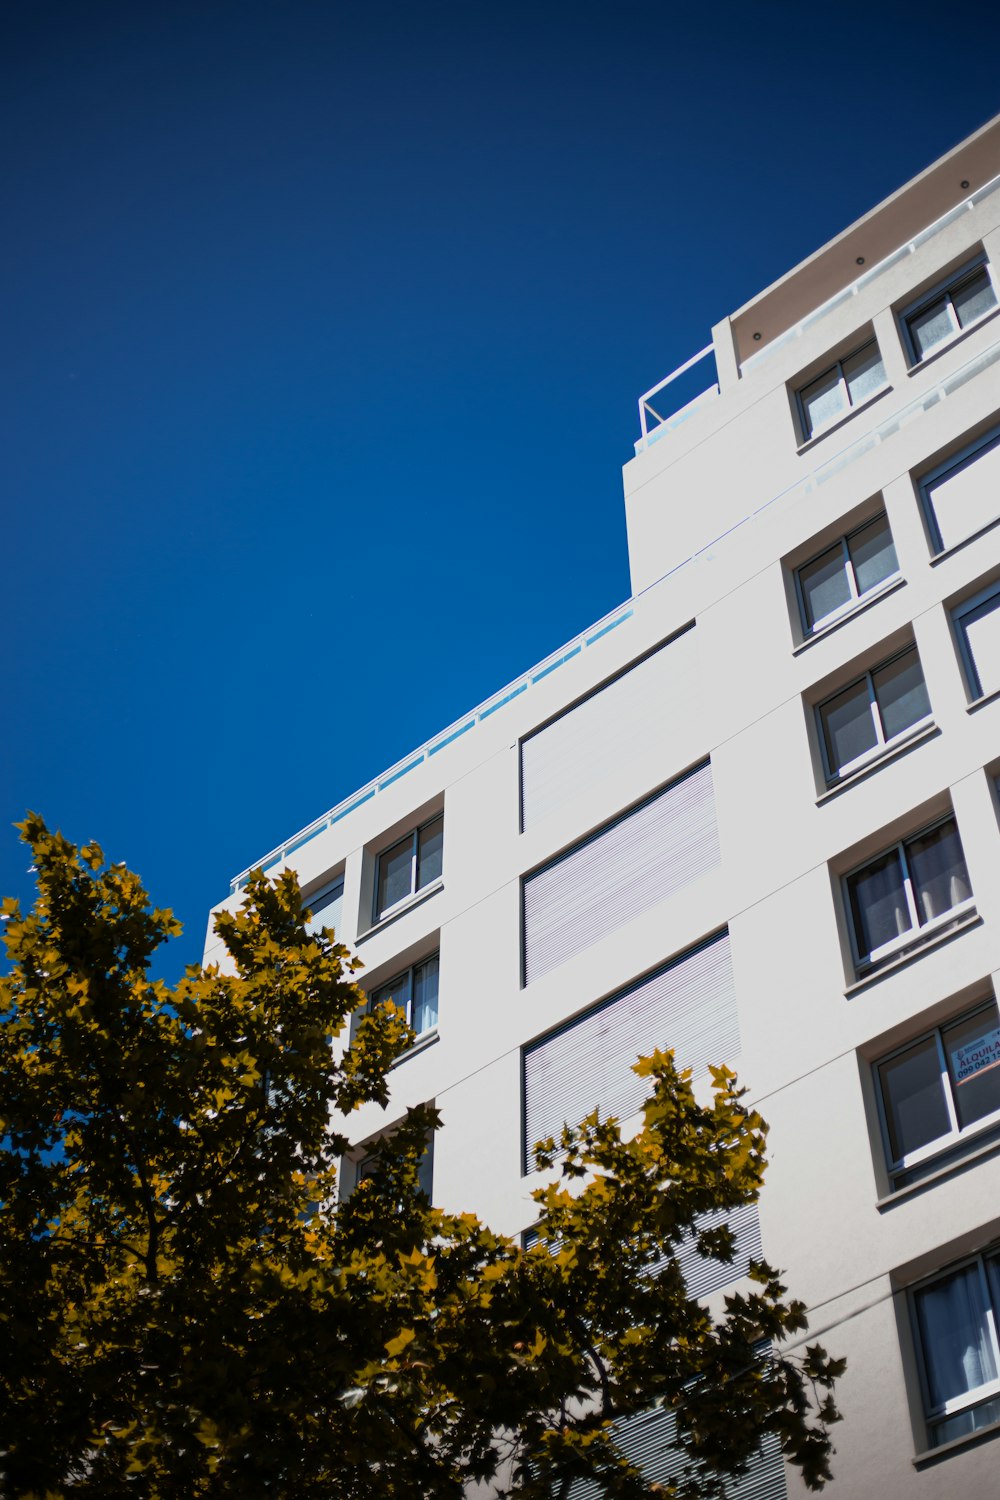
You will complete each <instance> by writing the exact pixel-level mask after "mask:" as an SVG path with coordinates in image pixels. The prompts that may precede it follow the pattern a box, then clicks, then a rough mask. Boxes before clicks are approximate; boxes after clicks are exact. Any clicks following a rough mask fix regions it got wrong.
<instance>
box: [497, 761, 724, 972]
mask: <svg viewBox="0 0 1000 1500" xmlns="http://www.w3.org/2000/svg"><path fill="white" fill-rule="evenodd" d="M718 863H719V834H718V829H717V828H716V823H715V792H714V789H713V786H712V767H711V763H710V762H709V761H707V760H706V761H703V762H702V764H701V765H699V766H695V767H693V769H692V770H690V771H685V773H684V775H683V776H679V777H678V778H677V780H676V781H672V782H671V783H670V785H669V786H666V787H663V788H662V789H661V790H660V791H658V792H655V793H654V794H653V796H651V797H647V798H646V799H645V801H643V802H640V803H639V805H638V806H637V807H633V808H630V809H629V811H628V812H624V813H622V814H621V815H620V816H619V817H617V818H614V819H613V820H612V821H611V822H610V823H606V824H605V825H604V827H603V828H598V829H597V830H596V832H594V833H592V834H591V835H590V836H589V837H588V838H585V839H582V840H581V841H580V843H578V844H574V845H573V847H572V848H570V849H567V850H565V851H564V853H562V854H559V855H557V856H556V857H555V859H552V860H550V861H549V862H548V864H546V865H543V866H542V868H541V869H539V870H534V871H533V872H532V873H531V874H530V875H525V876H524V878H523V880H522V881H521V918H522V921H521V932H522V939H523V941H522V977H523V982H524V984H525V985H528V984H533V983H534V981H535V980H536V979H539V978H540V977H541V976H542V975H543V974H547V973H548V972H549V971H550V970H551V969H554V968H556V967H557V966H558V965H559V964H562V963H565V962H566V961H567V960H568V959H570V958H572V957H573V955H574V954H576V953H580V952H582V951H583V949H585V948H589V947H590V946H591V944H592V943H596V942H599V941H600V940H601V939H602V938H604V937H607V935H608V934H609V933H611V932H614V931H615V930H616V929H617V928H619V927H622V926H624V924H625V923H626V922H631V921H632V920H633V918H635V917H638V916H640V915H641V913H643V912H645V911H648V910H649V908H650V907H651V906H655V905H656V903H657V902H659V901H665V900H666V899H667V897H668V896H672V895H674V894H675V892H677V891H679V890H681V889H683V887H684V886H686V885H689V884H690V883H691V882H692V881H695V880H698V879H699V878H700V877H701V876H702V875H705V874H707V873H708V871H709V870H714V869H715V867H716V865H717V864H718Z"/></svg>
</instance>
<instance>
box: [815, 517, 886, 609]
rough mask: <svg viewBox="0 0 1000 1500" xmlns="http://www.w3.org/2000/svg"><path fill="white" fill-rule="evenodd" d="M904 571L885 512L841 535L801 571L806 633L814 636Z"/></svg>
mask: <svg viewBox="0 0 1000 1500" xmlns="http://www.w3.org/2000/svg"><path fill="white" fill-rule="evenodd" d="M898 572H899V563H898V562H897V561H896V548H895V546H894V545H893V541H892V532H891V531H890V530H889V522H888V520H887V519H886V516H885V512H884V511H883V512H880V514H879V515H877V516H875V517H874V518H873V519H872V520H871V521H866V522H865V524H864V525H863V526H858V527H857V528H856V530H854V531H850V532H848V534H847V535H846V536H842V537H840V538H839V539H838V540H837V541H836V542H834V543H833V545H832V546H831V547H827V548H825V549H824V550H823V551H822V552H821V553H820V554H819V556H818V557H813V558H811V559H810V560H809V562H807V563H803V565H802V567H801V568H799V569H798V570H797V571H796V574H795V587H796V592H797V594H798V599H799V610H800V613H801V615H802V629H803V631H804V632H805V634H806V635H807V636H808V635H812V633H813V632H814V631H816V630H820V629H822V627H823V626H824V625H829V624H830V623H831V622H832V621H834V620H836V619H837V618H838V617H839V616H841V615H844V614H847V613H848V612H849V611H850V610H852V609H855V608H857V606H858V604H860V603H861V601H862V600H863V599H865V598H866V597H867V596H868V595H869V594H871V593H872V592H873V591H874V590H875V589H877V588H878V587H879V586H880V585H881V584H883V583H885V582H886V581H887V579H890V578H893V577H895V576H896V575H897V574H898Z"/></svg>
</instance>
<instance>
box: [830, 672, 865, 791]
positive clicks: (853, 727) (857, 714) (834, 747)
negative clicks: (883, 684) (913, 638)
mask: <svg viewBox="0 0 1000 1500" xmlns="http://www.w3.org/2000/svg"><path fill="white" fill-rule="evenodd" d="M819 717H820V723H821V724H822V726H823V739H824V742H825V744H826V754H827V763H828V765H829V767H830V771H831V774H834V775H835V774H836V773H837V772H838V771H839V770H840V769H841V767H842V766H847V765H850V763H851V762H852V761H855V760H857V759H858V757H859V756H860V755H864V754H865V753H866V752H867V751H869V750H873V749H874V748H875V746H876V745H877V744H878V736H877V735H876V733H875V724H874V721H873V719H872V710H871V700H870V698H869V696H868V682H867V679H864V680H862V681H861V682H855V683H853V684H852V685H851V686H850V687H849V688H845V689H844V691H843V692H842V693H838V694H837V696H836V698H831V699H830V700H829V701H828V702H827V703H824V704H823V705H822V707H821V708H820V711H819Z"/></svg>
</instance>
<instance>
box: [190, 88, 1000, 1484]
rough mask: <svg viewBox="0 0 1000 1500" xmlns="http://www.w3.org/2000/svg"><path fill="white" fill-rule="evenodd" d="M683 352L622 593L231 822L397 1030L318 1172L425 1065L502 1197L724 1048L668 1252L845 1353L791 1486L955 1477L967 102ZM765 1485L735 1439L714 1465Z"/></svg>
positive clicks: (983, 1003)
mask: <svg viewBox="0 0 1000 1500" xmlns="http://www.w3.org/2000/svg"><path fill="white" fill-rule="evenodd" d="M697 358H699V359H701V358H703V359H704V361H705V362H706V363H709V362H711V361H712V360H713V359H714V363H715V373H716V381H715V383H714V384H713V385H711V386H710V388H709V389H708V390H706V391H705V392H704V394H703V395H702V396H700V397H698V398H697V399H696V400H694V401H693V402H690V403H688V404H687V405H686V406H685V407H683V408H682V409H681V410H680V411H674V410H672V409H671V406H670V398H671V390H672V388H673V387H674V382H673V381H672V379H671V380H668V381H666V382H663V383H662V384H661V386H659V387H657V388H656V389H655V390H654V391H652V392H650V393H648V394H647V396H646V397H644V398H643V399H642V401H641V402H640V415H641V429H642V436H641V438H640V441H639V442H638V443H637V445H636V455H635V457H634V459H633V460H631V461H630V462H629V463H628V464H627V465H626V467H625V471H624V480H625V502H626V510H627V518H628V538H629V554H630V562H631V572H632V597H631V598H630V599H629V600H628V601H627V602H626V603H625V604H624V605H623V606H622V607H621V608H619V609H618V610H616V611H614V612H613V613H612V614H611V615H609V616H608V617H607V618H606V619H604V620H602V621H600V622H598V624H597V625H595V626H594V627H593V628H592V629H591V630H589V631H586V632H584V634H583V635H581V636H580V637H578V638H577V639H576V640H574V641H572V642H570V643H569V644H568V645H567V646H566V647H564V648H563V649H562V650H561V651H559V652H557V653H555V654H554V655H553V656H551V657H549V658H548V659H547V660H545V661H544V662H542V663H540V664H539V665H538V666H537V667H535V668H534V669H533V670H532V671H530V672H528V673H526V674H525V675H524V676H523V677H522V678H520V679H519V680H518V681H517V682H515V683H512V684H511V685H510V686H509V687H507V688H506V689H504V690H503V691H502V692H501V693H498V694H496V695H495V696H494V697H493V698H492V699H490V700H489V701H487V702H486V703H484V704H482V705H481V706H480V707H479V708H478V709H476V710H474V711H473V712H471V713H469V714H468V715H466V716H465V717H464V718H462V719H460V720H458V721H457V722H456V723H455V724H453V725H452V726H450V727H449V728H448V729H447V730H445V731H443V732H442V733H441V734H440V735H439V736H437V737H436V738H435V739H434V740H432V741H430V742H429V743H428V744H427V745H425V746H423V747H422V748H421V749H420V750H418V751H415V752H414V754H413V755H412V756H409V757H408V758H407V759H406V760H404V761H403V762H401V763H400V764H399V765H397V766H396V767H394V768H392V770H391V771H389V772H387V773H386V774H384V775H383V776H381V777H379V778H378V779H377V780H376V781H375V782H373V783H371V784H370V785H369V786H368V787H366V788H364V789H362V790H361V791H360V792H358V793H356V794H355V795H354V796H353V797H350V798H348V799H346V801H344V802H343V803H341V804H339V805H338V806H337V807H336V808H334V809H332V810H331V811H330V812H329V813H327V814H326V815H324V817H322V818H320V819H319V820H317V822H316V823H315V824H313V825H311V826H310V828H308V829H305V830H303V831H302V832H301V833H299V834H297V835H295V837H293V838H291V839H290V840H289V841H288V842H287V843H286V844H285V845H283V846H282V847H281V848H280V849H277V850H274V851H272V853H271V855H269V856H268V857H267V858H266V859H265V860H263V861H261V863H263V864H264V865H265V867H266V868H268V869H269V870H270V871H271V872H273V873H276V872H277V871H278V870H279V869H281V868H283V867H286V866H291V867H293V868H294V869H295V870H296V871H297V872H298V875H299V879H300V881H301V883H302V886H303V890H304V893H305V896H306V900H307V903H308V904H309V905H310V906H311V908H312V909H313V912H314V920H315V921H317V922H321V923H323V924H324V925H331V926H333V927H335V929H336V931H337V934H338V937H340V938H341V939H342V941H344V942H345V943H347V944H348V945H349V946H350V947H351V948H352V949H353V950H355V951H357V953H358V954H359V955H360V957H361V958H362V959H363V961H364V964H365V971H364V976H363V982H364V985H365V988H366V989H367V991H368V993H369V994H370V995H372V996H375V997H379V996H384V995H387V994H391V995H392V996H393V997H394V998H395V999H396V1000H397V1002H402V1003H405V1004H406V1005H407V1006H408V1008H409V1014H410V1018H411V1022H412V1025H413V1027H414V1030H415V1031H416V1032H417V1041H416V1043H415V1045H414V1046H413V1048H412V1050H411V1051H410V1052H409V1053H408V1054H407V1055H406V1057H405V1058H404V1059H402V1060H401V1061H400V1062H399V1063H398V1064H397V1066H396V1068H395V1069H394V1071H393V1074H392V1100H391V1104H390V1107H389V1109H388V1110H387V1111H382V1110H380V1109H378V1108H377V1107H375V1106H368V1107H367V1108H366V1109H365V1110H363V1111H362V1112H360V1114H359V1115H358V1116H357V1117H355V1129H356V1139H357V1142H358V1149H357V1152H356V1153H355V1154H354V1156H352V1158H351V1160H350V1161H347V1162H345V1166H344V1178H345V1183H346V1185H347V1186H348V1187H349V1186H350V1181H351V1178H352V1175H357V1173H358V1172H359V1171H361V1170H363V1159H364V1143H365V1141H366V1140H368V1139H370V1138H372V1137H373V1136H375V1135H377V1134H379V1133H380V1132H382V1131H383V1130H385V1129H386V1128H387V1127H391V1123H392V1120H393V1119H394V1118H398V1117H399V1116H400V1115H401V1114H402V1113H403V1111H404V1110H405V1109H406V1107H408V1106H410V1105H415V1104H418V1103H422V1102H425V1101H432V1102H434V1103H435V1104H436V1105H437V1107H438V1108H439V1109H440V1110H441V1112H442V1115H443V1119H444V1125H443V1128H442V1130H441V1131H440V1133H439V1134H438V1136H437V1138H436V1140H435V1143H434V1154H433V1161H432V1162H431V1161H430V1159H428V1161H427V1163H426V1167H427V1176H428V1184H429V1187H430V1190H431V1192H432V1195H433V1199H434V1201H435V1202H436V1203H437V1204H439V1205H440V1206H442V1207H444V1208H448V1209H456V1210H457V1209H463V1210H471V1211H474V1212H475V1213H477V1214H478V1215H479V1216H480V1217H481V1218H483V1219H484V1220H486V1221H487V1222H488V1223H489V1224H490V1225H491V1226H492V1227H493V1228H495V1229H497V1230H499V1231H501V1232H503V1233H507V1234H510V1235H519V1234H523V1233H524V1232H526V1231H528V1230H529V1229H530V1226H531V1223H532V1220H533V1217H534V1205H533V1203H532V1200H531V1196H530V1195H531V1190H532V1188H533V1187H534V1186H535V1185H536V1180H537V1179H536V1177H535V1176H534V1174H533V1173H532V1171H531V1154H530V1152H531V1145H532V1143H533V1142H534V1141H535V1140H537V1139H538V1138H539V1137H540V1136H542V1135H546V1134H548V1133H550V1132H551V1131H553V1130H558V1128H559V1127H560V1126H561V1124H562V1122H563V1120H566V1119H568V1120H571V1121H575V1120H577V1119H579V1118H580V1117H581V1116H582V1115H583V1114H584V1113H586V1112H587V1111H589V1110H590V1109H591V1108H592V1107H593V1106H594V1105H595V1104H597V1105H600V1107H601V1108H602V1110H603V1111H604V1112H605V1113H609V1112H614V1113H616V1114H617V1115H619V1116H620V1117H622V1118H623V1119H627V1118H629V1117H630V1116H631V1115H633V1114H635V1112H636V1111H637V1109H638V1107H639V1105H640V1102H641V1097H642V1093H641V1086H640V1085H639V1084H638V1083H637V1081H636V1080H635V1078H634V1075H633V1074H632V1073H631V1072H630V1065H631V1063H632V1062H633V1061H634V1059H635V1056H636V1055H637V1054H638V1053H639V1052H642V1051H649V1050H651V1049H652V1048H653V1047H655V1046H668V1045H671V1046H673V1047H674V1048H675V1050H676V1053H677V1056H678V1058H679V1060H680V1062H682V1063H683V1064H688V1065H690V1066H692V1067H693V1069H694V1071H695V1074H696V1076H698V1077H701V1076H703V1075H704V1074H705V1073H706V1070H707V1065H708V1064H709V1063H721V1062H725V1063H729V1064H731V1065H733V1066H735V1067H736V1069H737V1070H738V1073H739V1075H740V1078H741V1081H742V1082H743V1083H744V1084H746V1085H747V1086H748V1088H749V1098H750V1101H751V1102H752V1103H753V1105H754V1106H755V1107H757V1108H759V1109H760V1111H761V1113H762V1114H763V1115H764V1117H765V1119H767V1120H768V1121H769V1122H770V1125H771V1135H770V1158H771V1160H770V1167H769V1171H768V1177H767V1183H766V1187H765V1191H764V1194H763V1197H762V1200H761V1203H760V1206H759V1212H753V1213H748V1214H747V1215H746V1216H745V1218H744V1220H742V1221H741V1222H740V1223H739V1224H737V1225H735V1226H734V1227H735V1229H736V1231H737V1238H738V1243H739V1254H738V1256H737V1263H736V1265H735V1266H733V1267H719V1266H717V1265H713V1264H712V1263H692V1265H691V1267H690V1268H689V1270H690V1275H691V1277H692V1278H694V1281H693V1284H694V1285H696V1286H697V1288H698V1290H699V1291H700V1292H701V1293H702V1294H704V1295H705V1296H707V1297H715V1296H719V1295H721V1294H722V1288H723V1287H724V1285H725V1284H726V1283H727V1282H731V1281H732V1280H733V1278H734V1277H737V1276H738V1275H739V1274H740V1260H741V1259H743V1260H744V1264H745V1257H746V1256H749V1255H753V1254H760V1253H761V1250H762V1251H763V1254H764V1255H765V1256H766V1258H767V1259H768V1260H769V1261H770V1262H771V1263H772V1264H773V1265H775V1266H779V1267H782V1268H784V1269H785V1271H786V1272H787V1277H788V1281H789V1285H790V1287H791V1289H792V1291H793V1293H794V1295H796V1296H797V1297H800V1298H802V1300H803V1301H804V1302H805V1303H806V1305H807V1307H808V1308H809V1317H810V1325H811V1328H810V1334H809V1338H810V1339H815V1338H818V1339H820V1341H821V1342H823V1343H824V1344H825V1345H826V1347H827V1348H828V1349H829V1351H830V1352H831V1353H833V1354H836V1355H841V1354H842V1355H845V1356H846V1357H847V1360H848V1373H847V1375H846V1377H845V1379H844V1380H843V1382H842V1383H841V1387H840V1390H839V1396H838V1399H839V1401H840V1404H841V1408H842V1411H843V1414H844V1423H843V1426H842V1427H841V1428H839V1429H838V1430H837V1432H836V1433H835V1440H836V1442H837V1445H838V1452H837V1454H836V1457H835V1460H834V1469H835V1482H834V1484H833V1486H832V1493H833V1495H834V1496H837V1495H842V1496H844V1497H860V1496H869V1495H872V1494H879V1495H880V1496H882V1497H884V1500H903V1497H906V1500H910V1497H920V1500H944V1497H954V1496H962V1497H966V1500H979V1497H983V1500H985V1497H988V1496H995V1495H996V1494H997V1493H998V1492H1000V1480H998V1479H997V1456H998V1454H1000V1446H998V1445H997V1442H996V1439H997V1438H998V1437H1000V1342H998V1333H1000V1017H998V1011H997V994H998V977H1000V798H998V789H997V778H998V776H1000V524H998V523H1000V117H998V118H997V119H996V120H994V121H992V122H991V123H990V124H988V125H987V126H985V127H984V128H983V129H982V130H981V131H979V132H978V133H977V134H976V135H974V136H972V137H970V138H969V139H968V140H967V141H965V142H963V143H962V144H961V145H960V146H959V147H957V148H956V149H955V150H954V151H952V152H950V153H949V154H948V155H947V156H945V157H943V158H942V159H941V160H940V161H938V162H937V163H935V164H934V165H933V166H932V167H931V168H929V169H928V170H927V171H925V172H924V173H922V174H921V175H920V176H918V177H916V178H915V179H913V181H911V182H910V183H909V184H907V185H906V186H905V187H904V188H902V189H901V190H900V191H899V192H898V193H896V194H895V195H894V196H893V197H892V198H890V199H888V200H887V201H886V202H885V203H883V204H881V205H880V206H879V207H878V208H876V209H874V210H873V211H872V212H871V213H870V214H868V215H867V216H866V217H865V218H864V219H862V220H860V221H859V222H858V223H856V224H854V225H853V226H851V227H850V228H849V229H847V230H845V231H844V232H843V233H842V234H841V235H840V236H838V238H837V239H835V240H834V241H832V242H831V243H830V244H829V245H827V246H825V247H824V248H823V249H822V250H820V251H818V252H817V253H816V254H815V255H814V256H812V257H811V258H810V259H809V260H807V261H806V262H804V263H803V264H802V265H800V266H799V267H797V268H796V269H795V270H794V271H792V272H790V273H789V274H788V275H787V276H785V277H783V278H782V279H781V280H780V281H778V282H777V283H776V284H775V285H774V286H772V287H770V288H769V289H768V290H767V291H765V292H763V293H762V294H761V295H760V296H758V297H757V298H755V299H754V300H753V301H752V302H750V303H749V304H748V305H747V306H745V307H743V308H742V309H740V310H739V312H737V313H734V314H733V315H732V316H731V317H728V318H724V319H723V320H722V321H721V322H720V323H718V324H717V326H716V327H715V328H714V329H713V332H712V343H711V345H710V346H709V348H708V349H706V350H705V351H704V353H703V356H698V357H697ZM692 363H693V362H692ZM682 368H686V367H682ZM244 881H245V875H244V876H242V877H239V878H238V879H237V880H236V881H234V883H233V894H232V896H231V897H230V899H229V900H228V901H227V902H226V903H225V905H227V906H232V905H234V904H237V903H238V901H239V892H240V887H241V885H242V883H243V882H244ZM209 930H210V936H209V940H208V946H207V949H206V961H211V960H213V959H215V958H219V957H221V951H220V949H219V947H218V945H217V939H216V938H215V937H214V934H212V931H211V924H210V929H209ZM641 1437H642V1434H641V1433H640V1434H639V1439H641ZM639 1439H637V1440H639ZM801 1492H802V1491H801V1485H800V1482H799V1480H798V1479H797V1476H796V1475H795V1474H794V1473H792V1472H789V1473H788V1474H787V1475H785V1474H783V1473H782V1468H781V1463H780V1459H778V1458H777V1457H776V1455H774V1454H771V1455H765V1457H764V1459H763V1460H762V1466H761V1470H760V1472H759V1474H758V1475H756V1476H755V1477H753V1478H752V1479H751V1480H750V1481H748V1483H747V1485H746V1486H744V1487H743V1488H742V1489H741V1490H740V1494H744V1493H745V1494H746V1495H748V1496H749V1495H751V1494H752V1495H755V1496H758V1497H762V1496H765V1495H766V1496H769V1497H770V1496H778V1495H784V1494H786V1493H787V1494H788V1495H797V1494H799V1493H801Z"/></svg>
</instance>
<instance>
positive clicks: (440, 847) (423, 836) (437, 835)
mask: <svg viewBox="0 0 1000 1500" xmlns="http://www.w3.org/2000/svg"><path fill="white" fill-rule="evenodd" d="M443 851H444V819H443V818H435V819H434V822H433V823H428V824H427V825H426V827H424V828H421V830H420V850H419V853H418V855H417V890H418V891H422V890H423V888H424V886H425V885H430V883H431V881H432V880H440V879H441V856H442V853H443Z"/></svg>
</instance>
